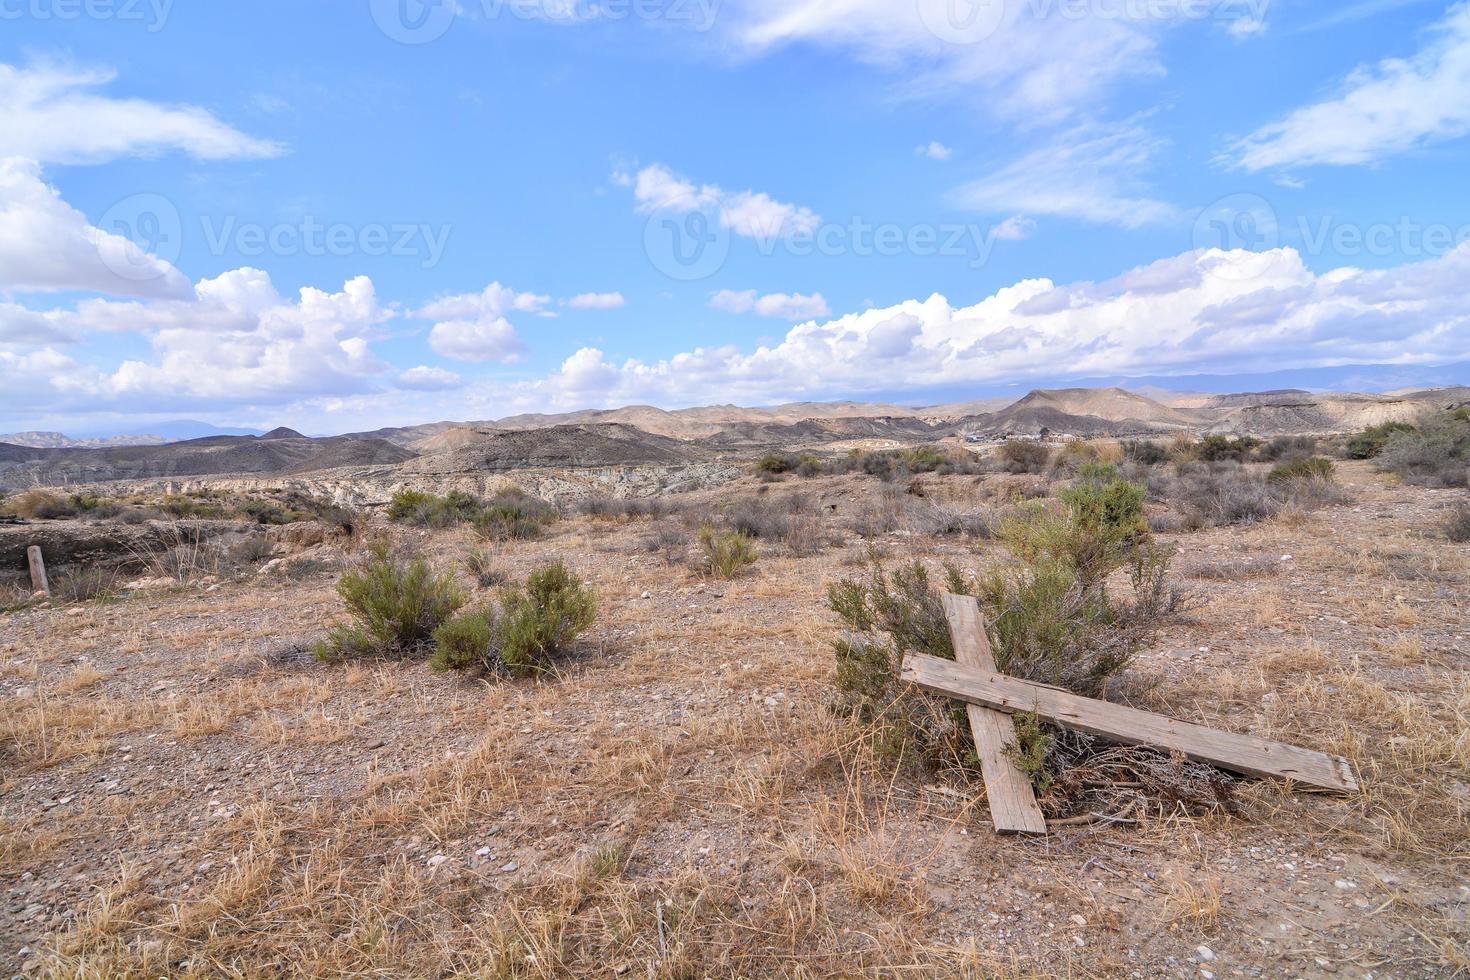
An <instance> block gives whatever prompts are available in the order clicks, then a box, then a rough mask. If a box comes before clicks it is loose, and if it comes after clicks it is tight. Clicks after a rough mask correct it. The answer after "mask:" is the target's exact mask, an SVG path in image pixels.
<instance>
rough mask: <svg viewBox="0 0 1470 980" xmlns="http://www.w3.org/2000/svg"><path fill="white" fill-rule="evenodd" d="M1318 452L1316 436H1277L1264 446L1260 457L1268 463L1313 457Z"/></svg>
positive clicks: (1259, 453) (1260, 451)
mask: <svg viewBox="0 0 1470 980" xmlns="http://www.w3.org/2000/svg"><path fill="white" fill-rule="evenodd" d="M1316 451H1317V437H1316V436H1277V437H1276V438H1274V439H1272V440H1271V441H1270V442H1268V443H1266V444H1265V445H1264V446H1262V447H1261V448H1260V450H1259V451H1258V455H1259V456H1260V457H1261V459H1263V460H1265V461H1267V462H1275V461H1276V460H1290V459H1298V458H1300V457H1303V456H1311V455H1312V454H1314V453H1315V452H1316Z"/></svg>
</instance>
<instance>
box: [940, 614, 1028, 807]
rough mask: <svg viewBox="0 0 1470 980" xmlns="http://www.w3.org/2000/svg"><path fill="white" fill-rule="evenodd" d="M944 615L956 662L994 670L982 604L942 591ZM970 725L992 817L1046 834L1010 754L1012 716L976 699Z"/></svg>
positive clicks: (1013, 729)
mask: <svg viewBox="0 0 1470 980" xmlns="http://www.w3.org/2000/svg"><path fill="white" fill-rule="evenodd" d="M944 618H945V619H946V620H948V622H949V636H950V639H951V640H953V641H954V657H955V661H956V662H957V663H960V664H962V665H964V666H966V667H972V668H974V669H975V670H978V671H980V672H982V673H987V674H993V673H995V657H994V656H993V655H992V654H991V652H990V637H988V636H986V635H985V623H984V621H983V619H982V618H981V616H980V604H979V603H978V602H976V601H975V599H974V598H973V597H971V596H963V595H954V594H953V593H949V592H946V593H945V594H944ZM966 713H967V714H968V715H969V716H970V731H971V732H972V733H973V734H974V736H975V754H976V755H978V756H979V757H980V772H981V774H982V775H983V776H984V777H985V798H986V800H987V802H988V803H989V804H990V820H991V822H992V823H993V824H995V829H996V831H997V832H998V833H1002V834H1045V833H1046V817H1045V816H1043V815H1042V813H1041V807H1040V806H1038V805H1037V803H1036V793H1035V791H1034V790H1032V788H1031V780H1030V779H1028V778H1027V777H1026V774H1025V773H1023V772H1022V771H1021V770H1020V769H1019V768H1018V767H1017V766H1016V763H1015V761H1014V760H1013V759H1012V758H1011V755H1010V750H1011V749H1012V748H1013V747H1014V746H1015V744H1016V726H1015V723H1014V722H1012V721H1011V716H1010V715H1008V714H1006V713H1005V712H1004V711H996V710H994V709H993V708H987V707H984V706H982V705H978V704H970V705H967V706H966Z"/></svg>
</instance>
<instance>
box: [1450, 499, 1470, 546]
mask: <svg viewBox="0 0 1470 980" xmlns="http://www.w3.org/2000/svg"><path fill="white" fill-rule="evenodd" d="M1444 533H1445V537H1447V538H1449V539H1450V540H1451V541H1453V542H1455V543H1456V544H1464V543H1465V542H1466V541H1470V503H1466V502H1465V501H1461V502H1460V503H1458V504H1456V505H1455V506H1454V507H1453V508H1451V509H1450V514H1449V517H1447V518H1445V522H1444Z"/></svg>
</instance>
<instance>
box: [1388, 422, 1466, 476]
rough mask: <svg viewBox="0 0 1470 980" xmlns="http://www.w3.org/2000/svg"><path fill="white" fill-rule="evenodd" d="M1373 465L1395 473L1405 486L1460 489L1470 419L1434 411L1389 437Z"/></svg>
mask: <svg viewBox="0 0 1470 980" xmlns="http://www.w3.org/2000/svg"><path fill="white" fill-rule="evenodd" d="M1377 465H1378V466H1379V468H1381V469H1385V470H1388V471H1389V472H1391V473H1397V474H1398V475H1399V477H1400V478H1402V479H1403V480H1404V482H1406V483H1414V484H1418V485H1419V486H1426V487H1462V486H1465V482H1466V469H1467V468H1470V418H1465V417H1462V416H1461V415H1460V414H1458V413H1456V412H1435V413H1433V414H1430V415H1426V416H1424V417H1423V418H1421V419H1420V420H1419V425H1418V426H1417V427H1416V428H1415V429H1413V430H1411V431H1408V432H1404V431H1399V432H1395V433H1393V434H1392V435H1390V436H1389V439H1388V445H1386V446H1385V447H1384V449H1383V451H1382V452H1381V453H1379V454H1378V462H1377Z"/></svg>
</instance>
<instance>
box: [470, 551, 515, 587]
mask: <svg viewBox="0 0 1470 980" xmlns="http://www.w3.org/2000/svg"><path fill="white" fill-rule="evenodd" d="M460 563H461V564H462V565H464V568H465V571H467V572H469V573H470V575H471V576H472V577H473V578H474V580H475V584H476V585H477V586H479V587H480V588H482V589H488V588H490V587H491V586H492V585H499V584H501V583H502V582H504V581H505V573H504V572H503V571H501V570H500V565H499V563H498V562H497V561H496V558H495V553H494V552H492V551H490V550H489V549H486V548H471V549H470V550H469V551H467V552H465V556H464V558H462V559H460Z"/></svg>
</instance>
